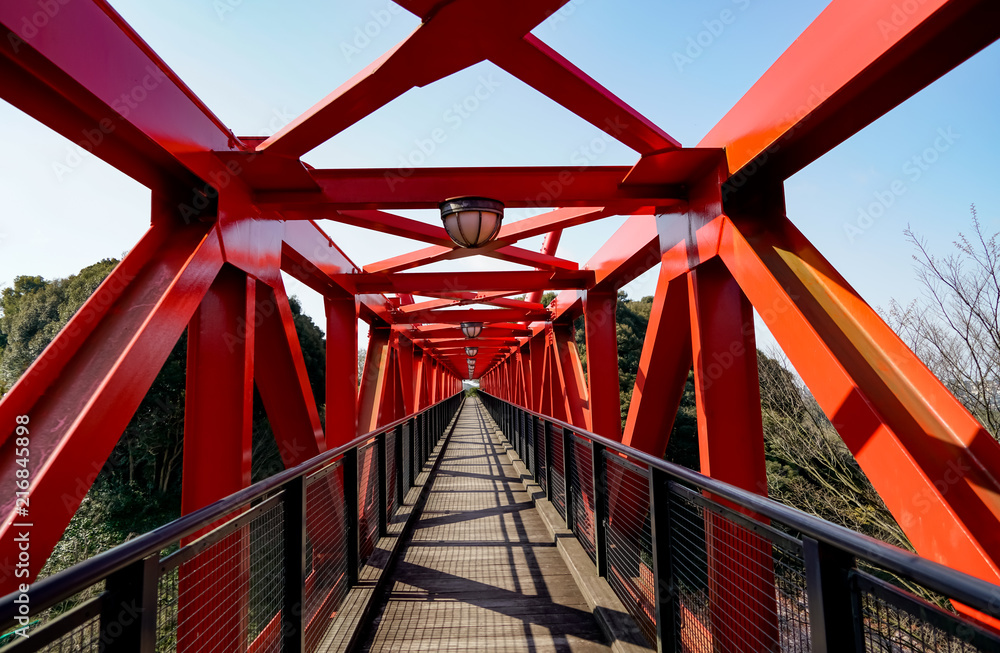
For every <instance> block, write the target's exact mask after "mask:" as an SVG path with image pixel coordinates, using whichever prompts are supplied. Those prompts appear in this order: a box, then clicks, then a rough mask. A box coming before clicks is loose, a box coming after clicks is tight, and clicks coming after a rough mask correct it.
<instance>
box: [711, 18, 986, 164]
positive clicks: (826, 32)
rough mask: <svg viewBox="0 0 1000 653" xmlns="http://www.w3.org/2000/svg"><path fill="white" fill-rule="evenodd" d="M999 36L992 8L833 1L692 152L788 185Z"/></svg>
mask: <svg viewBox="0 0 1000 653" xmlns="http://www.w3.org/2000/svg"><path fill="white" fill-rule="evenodd" d="M901 6H903V7H905V10H904V9H901V8H900V7H901ZM998 36H1000V5H998V4H997V3H996V2H993V1H991V0H921V1H920V2H912V3H908V4H905V5H900V3H899V2H897V0H834V1H833V2H831V3H830V4H829V6H827V8H826V9H825V10H823V13H821V14H820V15H819V16H818V17H817V18H816V20H815V21H813V23H812V24H811V25H809V27H808V28H806V30H805V31H804V32H803V33H802V35H801V36H799V38H797V39H796V40H795V42H794V43H792V44H791V45H790V46H789V47H788V49H787V50H785V52H784V54H782V55H781V57H779V58H778V60H777V61H776V62H775V63H774V64H773V65H772V66H771V67H770V68H769V69H768V70H767V72H766V73H764V75H763V76H762V77H761V78H760V79H759V80H758V81H757V83H755V84H754V85H753V87H752V88H751V89H750V90H749V91H747V93H746V95H744V96H743V97H742V98H741V99H740V101H739V102H737V103H736V105H735V106H734V107H733V108H732V109H731V110H730V111H729V113H727V114H726V115H725V117H723V119H722V120H720V121H719V123H718V124H717V125H716V126H715V127H714V128H713V129H712V130H711V131H710V132H709V133H708V135H707V136H705V138H704V139H702V141H701V143H699V147H703V146H707V147H725V148H726V157H727V159H728V162H729V170H730V172H731V173H733V174H735V173H736V172H737V171H739V170H741V169H744V172H745V175H753V174H754V173H755V172H756V171H757V168H758V167H759V166H763V165H766V166H767V167H768V168H769V169H770V170H772V171H773V174H777V176H778V177H780V178H782V179H784V178H787V177H789V176H791V175H792V174H794V173H795V172H797V171H798V170H801V169H802V168H803V167H805V166H806V165H808V164H809V163H810V162H812V161H814V160H816V159H817V158H818V157H819V156H821V155H822V154H824V153H826V152H828V151H829V150H830V149H832V148H833V147H835V146H837V145H838V144H840V143H842V142H844V141H845V140H846V139H847V138H849V137H850V136H851V135H853V134H855V133H856V132H858V131H859V130H861V129H862V128H863V127H865V126H866V125H869V124H871V123H872V122H874V121H875V120H876V119H878V118H879V117H881V116H883V115H885V114H886V113H888V112H889V111H890V110H891V109H893V108H894V107H896V106H898V105H899V104H900V103H902V102H903V101H904V100H906V99H907V98H909V97H910V96H912V95H913V94H914V93H916V92H917V91H919V90H920V89H922V88H924V87H925V86H927V85H928V84H930V83H931V82H933V81H934V80H936V79H938V78H939V77H941V76H942V75H944V74H945V73H947V72H948V71H949V70H951V69H952V68H954V67H955V66H957V65H958V64H960V63H962V62H963V61H965V60H966V59H967V58H968V57H970V56H972V55H973V54H975V53H976V52H978V51H979V50H981V49H982V48H984V47H986V46H987V45H989V44H990V43H992V42H993V41H995V40H996V39H997V37H998ZM755 159H756V161H755ZM745 179H746V178H745V177H740V178H738V179H737V181H738V182H745Z"/></svg>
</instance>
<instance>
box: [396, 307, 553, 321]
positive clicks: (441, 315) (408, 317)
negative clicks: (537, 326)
mask: <svg viewBox="0 0 1000 653" xmlns="http://www.w3.org/2000/svg"><path fill="white" fill-rule="evenodd" d="M548 319H549V313H548V311H545V310H541V311H532V310H524V309H518V308H494V309H482V310H476V309H473V308H469V309H447V310H430V311H417V312H415V313H397V314H395V315H393V318H392V321H393V323H395V324H461V323H462V322H484V323H486V324H489V323H492V322H511V321H513V320H532V321H534V320H538V321H546V320H548Z"/></svg>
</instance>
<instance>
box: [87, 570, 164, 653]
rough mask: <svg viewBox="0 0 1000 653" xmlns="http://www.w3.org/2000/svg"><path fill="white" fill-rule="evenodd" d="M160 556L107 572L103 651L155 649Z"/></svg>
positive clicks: (147, 652)
mask: <svg viewBox="0 0 1000 653" xmlns="http://www.w3.org/2000/svg"><path fill="white" fill-rule="evenodd" d="M159 581H160V556H159V555H157V554H154V555H151V556H148V557H146V558H143V559H142V560H139V561H137V562H134V563H132V564H130V565H129V566H128V567H125V568H124V569H122V570H121V571H117V572H115V573H114V574H111V575H110V576H108V578H107V581H105V582H106V585H105V590H104V592H105V594H104V597H103V600H102V602H101V623H100V644H99V650H100V651H101V652H102V653H129V651H131V652H132V653H136V652H138V653H153V652H154V651H155V650H156V609H157V606H156V601H157V595H158V590H159Z"/></svg>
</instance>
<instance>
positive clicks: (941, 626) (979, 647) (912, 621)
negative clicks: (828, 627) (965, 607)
mask: <svg viewBox="0 0 1000 653" xmlns="http://www.w3.org/2000/svg"><path fill="white" fill-rule="evenodd" d="M852 576H853V577H852V584H853V585H854V586H855V589H856V591H857V592H858V597H857V601H858V609H859V611H860V613H861V627H862V636H863V640H864V650H866V651H872V652H873V653H883V652H884V653H897V652H899V653H917V652H921V653H923V652H924V651H927V652H937V651H946V652H948V653H974V652H979V651H983V652H985V651H1000V638H997V637H996V636H994V635H992V634H989V633H986V632H985V631H983V630H981V629H979V628H978V627H976V626H975V625H973V624H972V623H970V622H967V621H965V620H963V619H961V618H960V617H959V616H958V615H957V614H954V613H951V612H947V611H945V610H943V609H941V608H939V607H938V606H935V605H933V604H931V603H929V602H927V601H924V600H923V599H920V598H918V597H916V596H913V595H911V594H910V593H908V592H905V591H904V590H900V589H898V588H895V587H892V586H890V585H889V584H888V583H885V582H883V581H880V580H879V579H877V578H875V577H872V576H868V575H867V574H853V575H852Z"/></svg>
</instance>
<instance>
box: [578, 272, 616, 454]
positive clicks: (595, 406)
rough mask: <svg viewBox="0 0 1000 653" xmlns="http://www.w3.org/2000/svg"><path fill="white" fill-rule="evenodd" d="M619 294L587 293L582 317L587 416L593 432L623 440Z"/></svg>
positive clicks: (611, 292)
mask: <svg viewBox="0 0 1000 653" xmlns="http://www.w3.org/2000/svg"><path fill="white" fill-rule="evenodd" d="M617 306H618V293H617V292H615V291H613V290H611V291H601V292H595V291H593V290H591V291H588V292H587V298H586V300H585V301H584V308H583V317H584V324H585V328H586V334H587V377H588V379H589V380H590V418H591V422H592V423H591V426H592V428H593V431H594V433H596V434H598V435H603V436H604V437H606V438H610V439H612V440H619V441H620V440H621V439H622V417H621V391H620V390H619V387H618V334H617V332H616V330H615V309H616V308H617Z"/></svg>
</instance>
